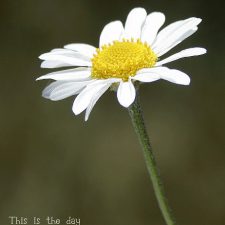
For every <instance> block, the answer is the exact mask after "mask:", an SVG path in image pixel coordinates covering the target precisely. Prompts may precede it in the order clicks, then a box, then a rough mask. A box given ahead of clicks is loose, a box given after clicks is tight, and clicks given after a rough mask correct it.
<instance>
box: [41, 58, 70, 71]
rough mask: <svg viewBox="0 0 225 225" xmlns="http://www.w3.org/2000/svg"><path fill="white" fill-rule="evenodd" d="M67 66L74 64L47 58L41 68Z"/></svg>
mask: <svg viewBox="0 0 225 225" xmlns="http://www.w3.org/2000/svg"><path fill="white" fill-rule="evenodd" d="M66 66H72V65H71V64H68V63H62V62H59V61H52V60H46V61H43V62H42V63H41V68H49V69H52V68H60V67H66Z"/></svg>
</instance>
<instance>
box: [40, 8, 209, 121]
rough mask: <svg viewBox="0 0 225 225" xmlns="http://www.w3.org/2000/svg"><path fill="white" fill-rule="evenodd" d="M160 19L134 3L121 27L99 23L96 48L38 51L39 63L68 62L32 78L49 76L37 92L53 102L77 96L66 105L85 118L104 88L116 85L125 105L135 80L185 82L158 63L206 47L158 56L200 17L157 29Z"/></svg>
mask: <svg viewBox="0 0 225 225" xmlns="http://www.w3.org/2000/svg"><path fill="white" fill-rule="evenodd" d="M164 22H165V15H164V14H163V13H161V12H152V13H150V14H149V15H147V13H146V11H145V9H143V8H134V9H133V10H131V11H130V13H129V14H128V16H127V19H126V22H125V26H123V24H122V22H121V21H113V22H111V23H108V24H107V25H106V26H105V27H104V28H103V30H102V32H101V35H100V41H99V48H95V47H94V46H91V45H88V44H80V43H76V44H68V45H66V46H64V48H59V49H53V50H51V51H50V52H48V53H45V54H42V55H41V56H40V57H39V58H40V59H41V60H44V61H43V62H42V64H41V67H42V68H60V67H73V68H70V69H67V70H61V71H57V72H52V73H49V74H46V75H44V76H41V77H39V78H37V80H43V79H52V80H55V81H54V82H52V83H51V84H50V85H49V86H47V87H46V88H45V89H44V90H43V93H42V95H43V97H45V98H48V99H50V100H53V101H57V100H61V99H64V98H67V97H69V96H72V95H77V96H76V98H75V100H74V103H73V107H72V110H73V112H74V114H75V115H78V114H80V113H81V112H83V111H84V110H86V113H85V121H86V120H87V119H88V117H89V115H90V112H91V110H92V109H93V107H94V105H95V104H96V102H97V101H98V99H99V98H100V97H101V96H102V95H103V94H104V93H105V92H106V91H107V89H109V88H110V87H113V89H114V90H116V92H117V98H118V101H119V103H120V104H121V105H122V106H124V107H129V106H130V105H131V104H132V103H133V101H134V100H135V95H136V90H135V86H134V83H135V82H143V83H148V82H153V81H156V80H159V79H164V80H167V81H169V82H172V83H176V84H181V85H188V84H189V83H190V78H189V76H188V75H187V74H185V73H184V72H181V71H179V70H175V69H169V68H168V67H166V66H164V65H165V64H167V63H169V62H172V61H174V60H177V59H180V58H184V57H190V56H197V55H202V54H204V53H206V50H205V49H204V48H199V47H194V48H188V49H185V50H182V51H180V52H178V53H176V54H173V55H171V56H169V57H167V58H164V59H161V57H162V56H163V55H164V54H166V53H167V52H168V51H169V50H171V49H172V48H174V47H175V46H176V45H178V44H179V43H180V42H182V41H183V40H184V39H186V38H187V37H189V36H191V35H192V34H194V33H195V32H196V31H197V29H198V27H197V26H198V24H199V23H200V22H201V19H199V18H195V17H191V18H188V19H185V20H179V21H176V22H174V23H171V24H170V25H168V26H166V27H164V28H163V29H162V30H160V28H161V26H162V25H163V24H164ZM159 30H160V31H159ZM74 67H75V68H74Z"/></svg>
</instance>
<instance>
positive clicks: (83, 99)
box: [72, 79, 117, 115]
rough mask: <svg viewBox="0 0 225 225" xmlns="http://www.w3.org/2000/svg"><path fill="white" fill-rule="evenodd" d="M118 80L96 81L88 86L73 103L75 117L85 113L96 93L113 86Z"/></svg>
mask: <svg viewBox="0 0 225 225" xmlns="http://www.w3.org/2000/svg"><path fill="white" fill-rule="evenodd" d="M116 80H117V79H107V80H95V81H93V82H92V83H91V84H89V85H87V87H86V88H85V89H84V90H83V91H82V92H81V93H80V94H79V95H78V96H77V97H76V99H75V101H74V103H73V108H72V110H73V112H74V114H75V115H78V114H80V113H81V112H82V111H84V110H85V109H86V108H87V107H88V105H89V104H90V102H91V99H92V98H93V96H95V95H96V93H98V92H100V91H101V90H102V89H104V88H105V87H106V86H108V85H109V84H112V83H113V82H114V81H116Z"/></svg>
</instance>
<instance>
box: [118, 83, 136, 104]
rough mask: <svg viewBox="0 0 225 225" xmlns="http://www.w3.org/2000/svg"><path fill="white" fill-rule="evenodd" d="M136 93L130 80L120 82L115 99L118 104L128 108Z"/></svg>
mask: <svg viewBox="0 0 225 225" xmlns="http://www.w3.org/2000/svg"><path fill="white" fill-rule="evenodd" d="M135 95H136V91H135V88H134V85H133V83H132V82H131V80H129V81H127V82H123V81H121V82H120V85H119V87H118V90H117V98H118V101H119V103H120V104H121V105H122V106H124V107H126V108H127V107H129V106H130V105H131V104H132V103H133V101H134V99H135Z"/></svg>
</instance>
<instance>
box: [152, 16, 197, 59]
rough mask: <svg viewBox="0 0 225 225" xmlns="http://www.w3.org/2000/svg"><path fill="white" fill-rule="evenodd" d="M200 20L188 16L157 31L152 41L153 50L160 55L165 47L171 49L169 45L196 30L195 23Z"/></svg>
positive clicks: (178, 41)
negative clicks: (154, 39)
mask: <svg viewBox="0 0 225 225" xmlns="http://www.w3.org/2000/svg"><path fill="white" fill-rule="evenodd" d="M200 22H201V19H199V18H189V19H186V20H183V21H178V22H175V23H173V24H171V25H169V26H167V27H166V28H164V29H163V30H162V31H160V32H159V34H158V36H157V38H156V41H155V42H154V43H153V46H152V48H153V50H154V52H155V53H156V54H157V55H158V56H161V55H162V53H161V52H163V51H164V50H165V49H171V47H170V46H174V44H175V43H176V44H179V43H180V42H181V41H183V40H184V39H185V38H187V37H189V36H190V35H191V34H193V33H194V32H195V31H196V30H197V25H198V24H199V23H200Z"/></svg>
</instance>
